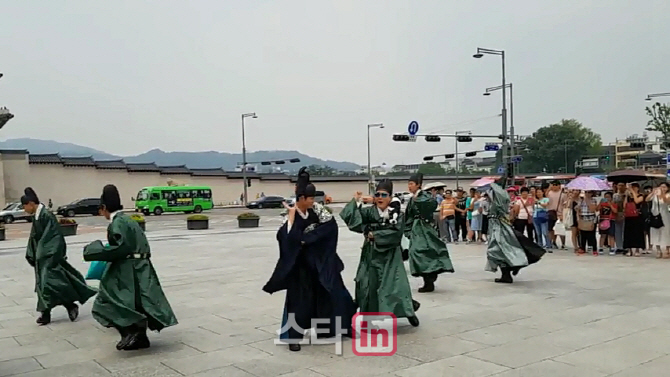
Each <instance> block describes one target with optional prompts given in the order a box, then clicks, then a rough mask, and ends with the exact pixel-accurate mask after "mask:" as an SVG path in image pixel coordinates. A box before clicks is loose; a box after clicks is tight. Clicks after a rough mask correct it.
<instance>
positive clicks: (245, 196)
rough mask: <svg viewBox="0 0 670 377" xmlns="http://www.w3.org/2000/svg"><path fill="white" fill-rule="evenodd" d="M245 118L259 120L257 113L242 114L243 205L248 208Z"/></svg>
mask: <svg viewBox="0 0 670 377" xmlns="http://www.w3.org/2000/svg"><path fill="white" fill-rule="evenodd" d="M245 118H254V119H256V118H258V116H257V115H256V113H246V114H242V181H243V182H242V183H243V184H244V200H243V204H244V205H245V206H246V205H247V203H248V200H247V143H246V141H245V138H244V119H245Z"/></svg>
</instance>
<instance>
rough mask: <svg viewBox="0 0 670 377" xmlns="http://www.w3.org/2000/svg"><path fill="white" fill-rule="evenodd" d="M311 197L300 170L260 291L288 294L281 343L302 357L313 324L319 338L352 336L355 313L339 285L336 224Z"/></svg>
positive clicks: (305, 174) (311, 189)
mask: <svg viewBox="0 0 670 377" xmlns="http://www.w3.org/2000/svg"><path fill="white" fill-rule="evenodd" d="M315 194H316V188H315V187H314V185H313V184H312V183H310V181H309V173H308V172H307V170H306V168H304V167H303V168H302V169H300V173H299V174H298V182H297V184H296V190H295V197H296V204H295V206H293V207H288V206H286V208H287V211H288V213H287V215H286V217H285V220H286V221H285V222H284V224H283V225H282V226H281V227H280V228H279V230H278V231H277V241H278V242H279V261H277V265H276V267H275V270H274V272H273V274H272V276H271V277H270V280H269V281H268V282H267V284H265V286H264V287H263V291H265V292H267V293H270V294H272V293H275V292H278V291H281V290H286V301H285V303H284V315H283V319H282V327H281V330H280V331H281V334H280V339H281V340H282V341H283V342H285V343H288V344H289V349H290V350H291V351H300V342H301V341H302V339H303V337H304V332H305V330H306V329H310V328H312V327H313V324H314V323H315V321H317V320H318V321H319V322H322V323H319V324H317V325H316V326H315V327H316V330H317V337H319V338H331V337H334V336H337V335H345V336H350V335H351V319H352V317H353V316H354V314H355V313H356V305H355V304H354V302H353V300H352V298H351V295H350V294H349V291H347V288H346V287H345V286H344V281H343V280H342V275H341V273H342V271H343V270H344V263H342V260H341V259H340V257H339V256H338V255H337V237H338V226H337V223H336V222H335V219H334V218H333V216H332V215H331V214H330V212H328V211H327V210H326V209H325V208H324V207H323V206H321V205H319V204H316V203H314V196H315ZM324 322H325V323H324Z"/></svg>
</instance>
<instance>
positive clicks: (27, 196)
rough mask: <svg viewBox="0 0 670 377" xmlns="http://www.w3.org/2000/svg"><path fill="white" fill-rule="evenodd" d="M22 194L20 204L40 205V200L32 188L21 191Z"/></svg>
mask: <svg viewBox="0 0 670 377" xmlns="http://www.w3.org/2000/svg"><path fill="white" fill-rule="evenodd" d="M23 194H24V195H23V196H22V197H21V204H28V203H30V202H33V203H35V204H40V200H39V198H38V197H37V194H36V193H35V190H33V188H32V187H26V188H25V189H24V190H23Z"/></svg>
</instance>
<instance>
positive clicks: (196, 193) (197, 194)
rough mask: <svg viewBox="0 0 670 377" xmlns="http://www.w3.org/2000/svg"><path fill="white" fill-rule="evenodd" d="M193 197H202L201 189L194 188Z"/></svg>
mask: <svg viewBox="0 0 670 377" xmlns="http://www.w3.org/2000/svg"><path fill="white" fill-rule="evenodd" d="M191 198H202V195H200V191H199V190H193V191H191Z"/></svg>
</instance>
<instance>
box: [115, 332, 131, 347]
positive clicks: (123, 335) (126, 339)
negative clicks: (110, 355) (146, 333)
mask: <svg viewBox="0 0 670 377" xmlns="http://www.w3.org/2000/svg"><path fill="white" fill-rule="evenodd" d="M117 330H118V331H119V334H120V335H121V340H119V342H118V343H116V349H117V350H119V351H121V350H122V349H123V348H124V347H125V346H126V345H127V344H128V342H129V341H130V334H131V327H120V328H117Z"/></svg>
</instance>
